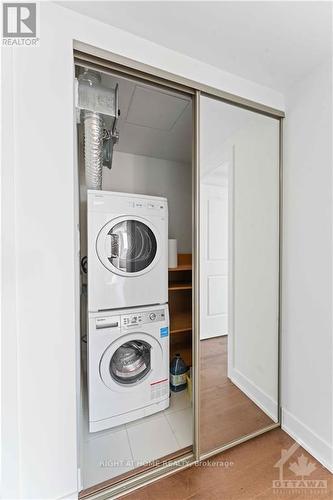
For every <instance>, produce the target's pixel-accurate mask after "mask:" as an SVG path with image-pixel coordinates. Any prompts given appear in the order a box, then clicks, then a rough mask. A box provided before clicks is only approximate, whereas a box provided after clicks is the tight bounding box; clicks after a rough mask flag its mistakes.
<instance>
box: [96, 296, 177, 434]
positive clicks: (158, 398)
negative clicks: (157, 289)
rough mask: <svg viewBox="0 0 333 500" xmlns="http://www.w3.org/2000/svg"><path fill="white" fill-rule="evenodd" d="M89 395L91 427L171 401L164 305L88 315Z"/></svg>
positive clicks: (115, 422) (157, 408)
mask: <svg viewBox="0 0 333 500" xmlns="http://www.w3.org/2000/svg"><path fill="white" fill-rule="evenodd" d="M88 399H89V431H90V432H96V431H100V430H103V429H108V428H111V427H115V426H117V425H120V424H124V423H126V422H131V421H133V420H136V419H138V418H142V417H144V416H147V415H151V414H153V413H156V412H158V411H161V410H163V409H165V408H167V407H168V406H169V313H168V306H167V305H164V306H154V307H148V308H139V309H132V310H130V311H126V312H125V311H124V310H121V311H112V312H110V313H108V314H105V313H91V314H90V315H89V331H88Z"/></svg>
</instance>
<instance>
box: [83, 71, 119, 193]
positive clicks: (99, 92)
mask: <svg viewBox="0 0 333 500" xmlns="http://www.w3.org/2000/svg"><path fill="white" fill-rule="evenodd" d="M77 107H78V108H79V109H80V110H81V116H82V119H83V125H84V163H85V177H86V185H87V188H88V189H102V169H103V166H106V167H108V168H111V165H112V153H113V146H114V144H116V142H118V133H117V131H116V123H117V118H118V113H119V112H118V85H117V86H116V88H115V89H108V88H106V87H103V86H102V85H101V75H100V74H99V73H98V72H96V71H92V70H89V69H85V70H84V71H83V72H82V73H81V74H80V76H79V78H78V92H77ZM106 117H107V118H108V121H110V119H111V123H112V124H111V128H110V129H106V128H105V118H106Z"/></svg>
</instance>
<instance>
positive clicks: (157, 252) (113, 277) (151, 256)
mask: <svg viewBox="0 0 333 500" xmlns="http://www.w3.org/2000/svg"><path fill="white" fill-rule="evenodd" d="M87 203H88V207H87V210H88V230H87V231H88V311H90V312H97V311H102V310H108V309H120V308H123V307H137V306H140V305H147V304H165V303H166V302H167V301H168V203H167V199H166V198H159V197H153V196H144V195H136V194H126V193H117V192H112V191H95V190H88V200H87Z"/></svg>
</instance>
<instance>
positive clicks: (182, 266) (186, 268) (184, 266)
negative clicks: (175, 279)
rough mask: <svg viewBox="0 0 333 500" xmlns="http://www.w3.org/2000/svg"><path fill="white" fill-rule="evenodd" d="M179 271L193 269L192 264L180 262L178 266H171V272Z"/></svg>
mask: <svg viewBox="0 0 333 500" xmlns="http://www.w3.org/2000/svg"><path fill="white" fill-rule="evenodd" d="M179 271H192V264H180V265H179V266H177V267H169V273H176V272H179Z"/></svg>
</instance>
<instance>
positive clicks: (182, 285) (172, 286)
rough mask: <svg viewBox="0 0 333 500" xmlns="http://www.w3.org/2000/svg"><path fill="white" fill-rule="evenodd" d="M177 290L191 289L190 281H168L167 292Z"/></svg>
mask: <svg viewBox="0 0 333 500" xmlns="http://www.w3.org/2000/svg"><path fill="white" fill-rule="evenodd" d="M177 290H192V283H190V282H189V283H187V282H183V281H170V282H169V292H170V291H177Z"/></svg>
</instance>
